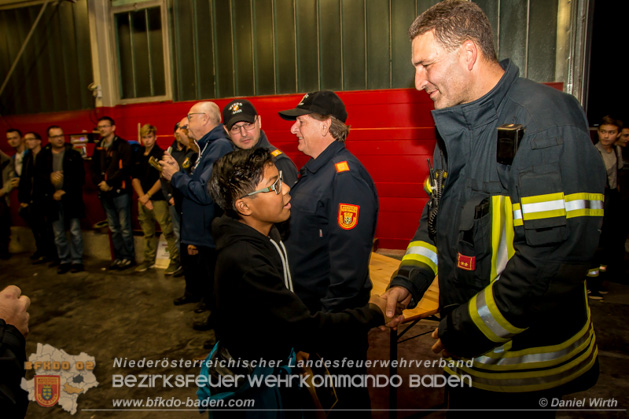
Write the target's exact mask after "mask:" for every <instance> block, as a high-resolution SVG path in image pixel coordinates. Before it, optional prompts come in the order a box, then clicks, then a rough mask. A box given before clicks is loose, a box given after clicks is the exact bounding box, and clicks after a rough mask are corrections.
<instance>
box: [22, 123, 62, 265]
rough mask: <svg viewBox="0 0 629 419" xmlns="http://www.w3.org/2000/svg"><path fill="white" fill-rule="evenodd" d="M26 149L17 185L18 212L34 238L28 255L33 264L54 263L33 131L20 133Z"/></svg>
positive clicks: (43, 181)
mask: <svg viewBox="0 0 629 419" xmlns="http://www.w3.org/2000/svg"><path fill="white" fill-rule="evenodd" d="M24 140H25V141H26V147H27V149H28V152H27V153H26V155H25V156H24V160H23V162H22V175H21V176H20V183H19V186H18V196H17V197H18V201H20V210H19V213H20V215H21V216H22V218H24V220H25V221H26V223H27V224H28V226H29V227H30V229H31V231H32V232H33V237H34V238H35V247H36V250H35V253H33V255H32V256H31V260H32V261H33V264H36V265H39V264H42V263H51V264H52V265H56V264H57V262H58V258H57V250H56V248H55V244H54V236H53V232H52V227H51V225H50V219H49V218H48V217H47V215H48V214H47V210H46V200H45V194H44V192H45V189H46V179H44V177H43V163H42V160H43V159H42V158H41V150H42V147H41V143H42V139H41V136H40V135H39V134H37V133H36V132H27V133H26V134H25V135H24Z"/></svg>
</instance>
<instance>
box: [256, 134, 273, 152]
mask: <svg viewBox="0 0 629 419" xmlns="http://www.w3.org/2000/svg"><path fill="white" fill-rule="evenodd" d="M253 148H266V149H267V150H268V149H269V148H272V146H271V143H269V139H268V138H266V134H265V133H264V131H262V130H260V139H259V140H258V144H256V145H255V147H253Z"/></svg>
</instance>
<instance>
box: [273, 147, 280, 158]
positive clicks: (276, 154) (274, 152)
mask: <svg viewBox="0 0 629 419" xmlns="http://www.w3.org/2000/svg"><path fill="white" fill-rule="evenodd" d="M280 154H282V152H281V151H280V150H278V149H277V148H276V149H275V150H273V151H271V155H272V156H273V157H277V156H279V155H280Z"/></svg>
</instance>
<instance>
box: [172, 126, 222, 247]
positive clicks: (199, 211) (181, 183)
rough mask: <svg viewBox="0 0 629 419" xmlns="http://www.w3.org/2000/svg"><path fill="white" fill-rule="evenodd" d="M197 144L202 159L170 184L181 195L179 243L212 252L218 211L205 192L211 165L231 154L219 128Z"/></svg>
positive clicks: (183, 171) (180, 172)
mask: <svg viewBox="0 0 629 419" xmlns="http://www.w3.org/2000/svg"><path fill="white" fill-rule="evenodd" d="M197 144H198V145H199V150H201V155H200V156H199V158H198V160H197V163H196V165H195V166H194V167H193V170H192V173H191V174H188V173H186V171H185V170H184V169H181V170H180V171H179V172H177V173H175V174H174V175H173V177H172V178H171V179H170V183H171V185H172V186H173V187H174V188H176V189H177V190H178V191H179V192H181V194H182V195H183V201H182V214H183V217H182V220H181V242H182V243H185V244H192V245H195V246H204V247H210V248H214V247H215V245H214V240H213V239H212V234H211V228H212V220H213V219H214V217H215V216H216V215H217V213H218V211H219V208H218V206H216V204H215V203H214V200H213V199H212V195H210V192H209V191H208V188H207V183H208V181H209V180H210V176H211V175H212V167H214V162H215V161H216V160H218V159H220V158H221V157H222V156H224V155H225V154H227V153H229V152H231V151H232V150H233V147H232V143H231V141H229V140H228V139H227V138H226V134H225V130H224V129H223V125H222V124H219V125H218V126H216V127H215V128H214V129H212V130H211V131H210V132H208V133H207V134H205V135H204V136H203V138H201V139H200V140H199V141H197Z"/></svg>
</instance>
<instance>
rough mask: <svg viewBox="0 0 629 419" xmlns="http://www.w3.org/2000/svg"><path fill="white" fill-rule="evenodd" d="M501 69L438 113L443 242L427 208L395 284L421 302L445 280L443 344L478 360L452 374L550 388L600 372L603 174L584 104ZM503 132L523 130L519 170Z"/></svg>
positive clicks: (483, 384) (516, 387)
mask: <svg viewBox="0 0 629 419" xmlns="http://www.w3.org/2000/svg"><path fill="white" fill-rule="evenodd" d="M501 65H502V66H503V68H504V69H505V73H504V75H503V77H502V78H501V80H500V81H499V83H498V84H497V85H496V86H495V87H494V88H493V89H492V90H491V91H490V92H489V93H487V94H486V95H485V96H483V97H482V98H480V99H478V100H476V101H473V102H470V103H466V104H463V105H458V106H454V107H450V108H445V109H439V110H435V111H433V117H434V119H435V124H436V126H437V129H438V131H439V134H440V136H441V138H442V142H438V144H439V147H436V148H435V154H434V166H435V168H436V169H443V170H446V171H447V178H446V181H445V186H444V190H443V195H442V197H441V200H440V202H439V213H438V215H437V221H436V236H435V237H434V239H433V238H432V237H431V236H430V234H429V233H428V230H427V224H428V221H427V220H428V215H427V208H425V209H424V213H423V215H422V218H421V221H420V226H419V229H418V230H417V233H416V234H415V237H414V238H413V241H412V242H411V243H410V244H409V246H408V249H407V251H406V255H405V256H404V258H403V259H402V262H401V264H400V268H399V272H398V274H397V276H396V277H395V278H394V280H393V281H392V282H391V285H401V286H403V287H406V288H408V289H409V290H410V291H411V292H412V294H413V299H414V300H415V301H419V299H420V298H421V297H422V295H423V293H424V292H425V291H426V289H428V287H429V286H430V284H431V282H432V281H433V279H434V277H435V275H436V274H437V272H438V274H439V300H440V308H441V318H442V320H441V322H440V324H439V338H440V339H441V341H442V343H443V345H444V347H445V348H446V349H447V350H448V351H449V352H450V353H451V354H453V355H456V356H460V357H465V358H471V359H473V367H471V368H467V367H460V368H446V372H447V373H450V374H457V375H459V376H460V375H469V376H470V377H471V379H472V385H473V386H474V387H477V388H482V389H484V390H490V391H496V392H503V391H508V392H530V391H539V390H548V389H551V388H555V387H559V386H562V385H563V384H565V383H567V382H570V381H572V380H576V379H578V377H580V376H583V377H586V376H589V375H590V374H586V373H587V372H588V371H589V370H590V369H591V368H592V366H593V365H596V357H597V347H596V343H595V336H594V330H593V326H592V322H591V319H590V310H589V308H588V302H587V301H588V298H587V295H586V290H585V286H584V279H585V275H586V273H587V270H588V268H589V267H590V266H589V263H588V262H589V260H590V259H591V258H592V256H593V254H594V251H595V250H596V246H597V244H598V237H599V228H600V226H601V220H602V215H603V210H602V208H603V202H602V201H603V190H604V186H605V170H604V168H603V163H602V161H601V159H600V157H599V156H598V153H597V152H596V150H595V148H594V146H593V145H592V142H591V140H590V137H589V131H588V125H587V121H586V118H585V115H584V113H583V110H582V109H581V107H580V106H579V103H578V102H577V101H576V99H575V98H574V97H572V96H569V95H567V94H565V93H562V92H560V91H558V90H555V89H553V88H551V87H548V86H544V85H541V84H538V83H535V82H532V81H530V80H526V79H522V78H519V77H518V73H519V70H518V68H517V67H516V66H515V65H514V64H513V63H511V62H510V61H509V60H505V61H503V62H502V63H501ZM504 124H521V125H523V126H524V129H525V133H524V136H523V138H522V140H521V142H520V146H519V148H518V150H517V153H516V154H515V158H514V159H513V162H512V164H510V165H508V164H499V163H498V162H497V157H496V153H497V145H496V144H497V142H498V131H497V128H498V127H499V126H502V125H504ZM501 138H504V137H501ZM524 370H526V372H524ZM591 384H592V383H588V384H587V385H591Z"/></svg>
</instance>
